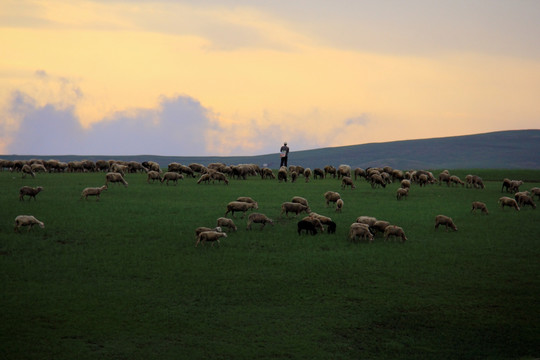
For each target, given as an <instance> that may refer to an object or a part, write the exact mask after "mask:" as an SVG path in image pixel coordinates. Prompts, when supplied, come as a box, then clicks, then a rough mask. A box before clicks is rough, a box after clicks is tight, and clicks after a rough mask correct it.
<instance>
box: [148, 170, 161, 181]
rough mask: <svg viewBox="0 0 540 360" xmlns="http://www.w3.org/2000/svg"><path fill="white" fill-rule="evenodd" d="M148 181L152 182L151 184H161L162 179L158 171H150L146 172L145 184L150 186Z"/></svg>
mask: <svg viewBox="0 0 540 360" xmlns="http://www.w3.org/2000/svg"><path fill="white" fill-rule="evenodd" d="M150 180H152V183H154V182H155V181H156V180H159V182H161V181H162V180H163V178H162V177H161V174H160V173H159V172H158V171H155V170H150V171H149V172H148V177H147V178H146V182H147V183H149V184H150Z"/></svg>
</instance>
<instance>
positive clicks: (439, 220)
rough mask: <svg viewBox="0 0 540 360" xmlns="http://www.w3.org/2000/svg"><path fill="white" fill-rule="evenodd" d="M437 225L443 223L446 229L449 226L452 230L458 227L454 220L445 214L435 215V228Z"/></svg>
mask: <svg viewBox="0 0 540 360" xmlns="http://www.w3.org/2000/svg"><path fill="white" fill-rule="evenodd" d="M439 225H445V226H446V231H448V227H450V228H451V229H452V230H454V231H457V229H458V228H457V226H456V225H455V224H454V221H452V218H450V217H448V216H446V215H437V216H436V217H435V229H438V228H439Z"/></svg>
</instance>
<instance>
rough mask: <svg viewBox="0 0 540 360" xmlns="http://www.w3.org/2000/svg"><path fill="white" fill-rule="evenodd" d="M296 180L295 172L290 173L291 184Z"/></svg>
mask: <svg viewBox="0 0 540 360" xmlns="http://www.w3.org/2000/svg"><path fill="white" fill-rule="evenodd" d="M297 178H298V173H297V172H296V171H291V182H295V181H296V179H297Z"/></svg>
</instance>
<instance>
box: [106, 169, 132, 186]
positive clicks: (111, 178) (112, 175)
mask: <svg viewBox="0 0 540 360" xmlns="http://www.w3.org/2000/svg"><path fill="white" fill-rule="evenodd" d="M109 183H122V184H124V186H125V187H127V186H128V183H127V181H126V180H124V177H123V176H122V174H120V173H117V172H109V173H107V174H106V175H105V185H108V184H109Z"/></svg>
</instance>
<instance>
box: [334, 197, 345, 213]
mask: <svg viewBox="0 0 540 360" xmlns="http://www.w3.org/2000/svg"><path fill="white" fill-rule="evenodd" d="M343 204H344V203H343V199H337V201H336V211H337V212H341V210H343Z"/></svg>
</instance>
